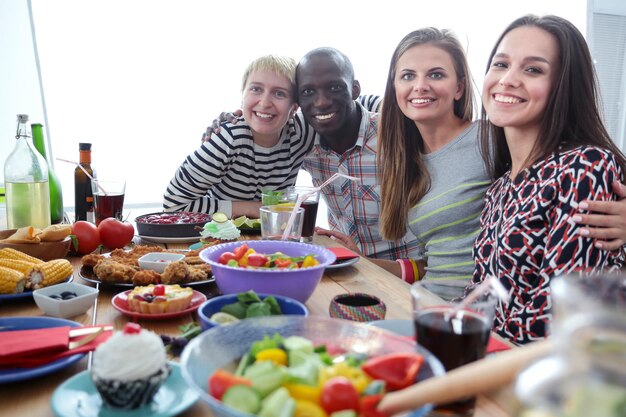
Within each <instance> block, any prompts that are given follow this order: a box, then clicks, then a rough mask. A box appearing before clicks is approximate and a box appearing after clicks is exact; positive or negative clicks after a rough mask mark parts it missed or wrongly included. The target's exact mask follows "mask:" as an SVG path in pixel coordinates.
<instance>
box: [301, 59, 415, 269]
mask: <svg viewBox="0 0 626 417" xmlns="http://www.w3.org/2000/svg"><path fill="white" fill-rule="evenodd" d="M296 80H297V84H298V104H300V108H301V110H302V114H303V115H304V118H305V120H306V121H307V123H309V124H310V125H311V126H312V127H313V128H314V129H315V131H316V132H317V133H318V134H317V135H316V139H315V144H314V145H313V149H312V151H311V152H310V153H309V155H308V156H307V157H306V158H305V160H304V165H303V168H304V169H305V170H307V171H308V172H309V173H310V174H311V177H312V179H313V184H314V185H315V186H319V185H320V184H321V183H323V182H324V181H325V180H327V179H328V178H330V177H331V176H332V175H333V174H335V173H337V172H339V173H342V174H346V175H351V176H354V177H357V178H360V181H358V182H355V181H350V180H346V179H344V178H339V179H337V180H336V181H334V182H333V183H332V184H330V185H329V186H327V187H325V188H324V189H323V190H322V194H323V196H324V198H325V200H326V203H327V204H328V222H329V224H330V225H331V228H332V229H333V230H336V231H339V232H341V233H343V234H346V235H348V236H349V237H350V238H351V239H352V240H353V241H354V242H355V243H356V244H357V245H358V246H359V248H360V249H361V251H362V252H363V253H364V254H365V255H367V256H371V257H375V258H380V259H390V260H395V259H398V258H408V259H415V258H419V257H420V256H419V254H420V249H419V247H418V243H417V241H416V240H415V237H414V236H413V235H412V234H410V233H408V234H407V235H406V236H404V238H402V239H400V240H397V241H387V240H384V239H383V238H382V237H381V236H380V232H379V230H378V215H379V212H380V184H379V183H378V179H377V175H376V142H377V137H378V114H376V113H370V112H369V111H368V110H367V109H366V108H365V107H363V105H361V103H359V102H358V101H356V99H357V97H358V96H359V94H360V91H361V87H360V85H359V82H358V81H357V80H355V79H354V70H353V68H352V64H351V63H350V60H349V59H348V58H347V57H346V56H345V55H344V54H342V53H341V52H339V51H337V50H336V49H332V48H318V49H314V50H313V51H311V52H309V53H308V54H306V55H305V56H304V58H302V60H301V61H300V63H299V64H298V68H297V71H296ZM365 104H367V105H368V107H370V108H374V109H375V108H376V107H378V105H379V104H380V102H379V100H378V99H374V100H373V101H370V102H369V103H365ZM318 233H321V234H324V233H325V232H324V231H323V229H318ZM328 234H331V235H332V233H328Z"/></svg>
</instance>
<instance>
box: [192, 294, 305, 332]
mask: <svg viewBox="0 0 626 417" xmlns="http://www.w3.org/2000/svg"><path fill="white" fill-rule="evenodd" d="M279 315H295V316H304V317H306V316H308V315H309V309H308V308H306V306H305V305H304V304H302V303H301V302H300V301H297V300H294V299H293V298H289V297H283V296H281V295H269V294H257V293H255V292H254V291H247V292H243V293H239V294H228V295H219V296H217V297H213V298H211V299H209V300H207V301H205V302H204V303H202V304H201V305H200V307H198V318H199V320H200V326H201V327H202V329H203V330H208V329H210V328H212V327H215V326H219V325H222V324H230V323H235V322H237V321H239V320H243V319H249V318H253V317H267V316H279Z"/></svg>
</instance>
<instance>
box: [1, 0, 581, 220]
mask: <svg viewBox="0 0 626 417" xmlns="http://www.w3.org/2000/svg"><path fill="white" fill-rule="evenodd" d="M29 4H32V11H33V20H34V24H35V33H36V40H37V45H38V50H39V59H40V62H41V75H42V77H41V79H42V82H43V91H44V94H45V101H46V105H47V123H46V121H44V119H43V116H44V114H43V111H42V104H41V99H40V97H39V86H38V81H37V73H36V67H35V60H34V58H33V53H32V47H33V44H32V41H31V38H30V33H31V28H30V24H29V17H28V5H29ZM526 13H536V14H546V13H553V14H558V15H561V16H564V17H566V18H568V19H570V20H572V21H573V22H574V23H575V24H577V25H579V27H581V30H583V32H584V26H585V24H586V2H585V1H584V0H574V1H570V0H555V1H550V2H546V1H544V0H527V1H525V2H508V3H506V5H504V4H503V3H502V1H500V0H488V1H481V2H480V3H479V4H478V3H476V2H465V1H457V0H444V1H440V2H434V3H433V2H415V1H412V2H409V1H402V0H390V1H386V2H382V1H369V0H365V1H362V2H349V1H347V2H341V1H333V0H318V1H315V2H308V3H307V2H294V1H293V0H276V1H272V2H269V3H268V2H258V1H253V0H242V1H240V2H236V3H232V4H228V5H220V4H218V3H215V2H211V1H204V0H178V1H173V0H172V1H166V0H108V1H95V0H55V1H48V0H8V1H2V2H0V16H1V18H0V40H1V41H0V54H2V57H1V59H2V62H3V65H2V66H0V71H2V73H1V74H2V76H1V77H0V91H2V92H3V93H2V94H1V95H0V144H1V147H0V159H1V160H2V161H4V160H5V159H6V157H7V155H8V152H9V150H10V149H11V147H12V146H11V143H12V142H10V140H11V139H12V137H13V135H14V133H13V131H14V129H15V122H14V119H15V114H17V113H21V112H23V113H29V114H31V116H32V117H31V119H32V120H38V121H41V122H43V123H44V124H47V127H48V129H49V130H48V132H49V137H50V139H51V141H52V151H53V154H54V156H55V157H61V158H65V159H70V160H77V159H78V143H79V142H91V143H92V144H93V166H94V168H95V169H96V170H97V171H98V173H99V175H100V176H105V175H117V176H122V177H125V178H126V180H127V194H126V195H127V200H126V204H143V203H157V204H158V203H160V202H161V199H162V194H163V191H164V189H165V187H166V185H167V184H168V182H169V180H170V178H171V177H172V175H173V173H174V171H175V170H176V168H177V167H178V166H179V164H180V163H181V162H182V160H183V159H184V158H185V156H186V155H187V154H188V153H190V152H191V151H193V150H194V149H195V148H196V147H197V146H198V145H199V143H200V138H201V135H202V133H203V131H204V129H205V127H206V126H207V124H208V123H209V122H210V121H211V120H212V119H213V118H214V117H215V116H217V115H218V114H219V113H220V112H221V111H223V110H230V109H236V108H238V106H239V103H240V82H241V81H240V78H241V74H242V72H243V70H244V68H245V66H246V65H247V64H248V62H249V61H251V60H252V59H254V58H256V57H257V56H259V55H262V54H266V53H276V54H284V55H290V56H292V57H294V58H295V59H296V60H297V59H299V58H300V57H301V56H302V55H304V54H305V53H306V52H307V51H309V50H310V49H312V48H315V47H318V46H333V47H336V48H338V49H340V50H342V51H343V52H345V53H346V54H347V55H348V56H349V57H350V58H351V60H352V62H353V64H354V67H355V70H356V75H357V78H358V79H359V81H360V82H361V86H362V90H363V92H364V93H375V94H382V93H383V90H384V85H385V78H386V75H387V67H388V64H389V58H390V56H391V53H392V52H393V49H394V48H395V46H396V44H397V43H398V41H399V40H400V39H401V38H402V37H403V36H404V35H405V34H406V33H408V32H410V31H411V30H414V29H416V28H418V27H422V26H437V27H442V28H451V29H453V30H455V32H456V33H457V34H458V36H459V38H460V39H461V40H462V42H463V43H464V44H466V46H467V50H468V56H469V60H470V65H471V68H472V71H473V73H474V76H475V79H476V85H477V86H478V88H479V89H480V88H481V86H482V75H483V73H484V69H485V67H486V59H487V56H488V53H489V51H490V49H491V48H492V46H493V43H494V42H495V40H496V38H497V36H498V35H499V33H500V32H501V31H502V30H503V29H504V27H505V26H506V25H507V24H508V23H509V22H511V21H512V20H513V19H515V18H517V17H519V16H521V15H523V14H526ZM18 38H19V39H20V41H19V42H18V41H17V40H15V39H18ZM20 42H21V43H20ZM5 57H8V60H7V59H5ZM16 57H19V59H18V58H16ZM7 62H9V63H10V65H9V66H8V68H7V65H6V63H7ZM478 91H480V90H478ZM26 99H29V100H30V101H28V100H26ZM27 101H28V102H27ZM7 141H8V142H7ZM7 144H8V145H7ZM55 168H56V171H57V174H59V176H60V178H61V181H62V182H63V187H64V188H63V191H64V203H65V206H66V207H68V208H69V210H70V211H71V210H72V206H73V204H74V201H73V199H74V197H73V169H74V168H73V167H72V166H69V165H67V164H64V163H61V162H57V163H55Z"/></svg>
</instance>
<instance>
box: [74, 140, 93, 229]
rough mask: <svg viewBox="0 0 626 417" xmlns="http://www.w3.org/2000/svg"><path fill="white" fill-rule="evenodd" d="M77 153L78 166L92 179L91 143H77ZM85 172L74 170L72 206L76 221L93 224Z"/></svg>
mask: <svg viewBox="0 0 626 417" xmlns="http://www.w3.org/2000/svg"><path fill="white" fill-rule="evenodd" d="M78 151H79V152H80V160H79V163H80V165H81V166H82V167H83V169H84V170H85V171H87V172H88V173H89V175H91V176H92V177H93V176H94V173H93V169H92V168H91V143H79V144H78ZM85 171H83V170H82V169H80V168H79V167H76V169H75V170H74V206H75V212H76V220H77V221H78V220H87V221H89V222H92V223H93V222H94V221H95V219H94V213H93V192H92V190H91V178H89V177H88V176H87V174H85Z"/></svg>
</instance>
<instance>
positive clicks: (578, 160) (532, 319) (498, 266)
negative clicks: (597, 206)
mask: <svg viewBox="0 0 626 417" xmlns="http://www.w3.org/2000/svg"><path fill="white" fill-rule="evenodd" d="M509 176H510V172H507V173H506V174H505V175H504V176H502V177H501V178H500V179H498V180H497V181H496V182H494V183H493V184H492V185H491V187H490V188H489V190H488V191H487V195H486V197H485V208H484V211H483V213H482V216H481V221H480V225H481V232H480V234H479V235H478V238H477V239H476V243H475V244H474V259H475V261H476V268H475V270H474V276H473V282H475V283H476V282H480V281H481V280H482V279H483V278H484V277H487V276H497V277H498V278H499V280H500V282H501V283H502V284H503V285H504V286H505V288H506V289H507V290H508V291H509V294H510V300H509V302H508V304H504V303H500V304H499V305H498V307H497V308H496V319H495V321H494V328H493V330H494V331H496V332H497V333H499V334H500V335H501V336H503V337H506V338H508V339H510V340H511V341H513V342H515V343H519V344H523V343H527V342H530V341H533V340H538V339H542V338H544V337H545V336H546V335H547V330H548V329H547V326H546V325H547V324H549V323H550V321H551V318H552V313H551V309H552V298H551V296H550V279H551V278H552V277H556V276H559V275H562V274H566V273H571V272H581V273H582V272H594V271H601V270H602V271H614V270H617V269H619V268H620V267H621V266H622V265H623V263H624V257H623V254H622V252H621V251H606V250H600V249H597V248H596V247H594V244H593V239H590V238H587V237H583V236H581V235H579V234H578V228H579V227H580V226H579V225H578V224H577V223H575V222H574V221H573V220H572V216H574V215H576V214H579V213H580V212H579V210H578V204H579V203H580V202H582V201H583V200H587V199H590V200H615V198H616V196H615V195H614V194H613V192H612V188H611V183H612V182H613V181H614V180H623V173H622V170H621V168H620V166H619V165H618V163H617V161H616V159H615V157H614V156H613V154H612V153H611V152H610V151H607V150H604V149H601V148H597V147H590V146H585V147H577V148H574V149H571V150H565V151H560V152H558V153H556V154H554V155H552V156H550V157H548V158H546V159H545V160H543V161H540V162H537V163H535V164H534V165H533V166H532V167H530V168H528V169H526V170H524V171H523V172H521V173H520V174H519V175H518V176H517V177H516V178H515V180H511V179H510V177H509ZM494 247H495V250H494Z"/></svg>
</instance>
